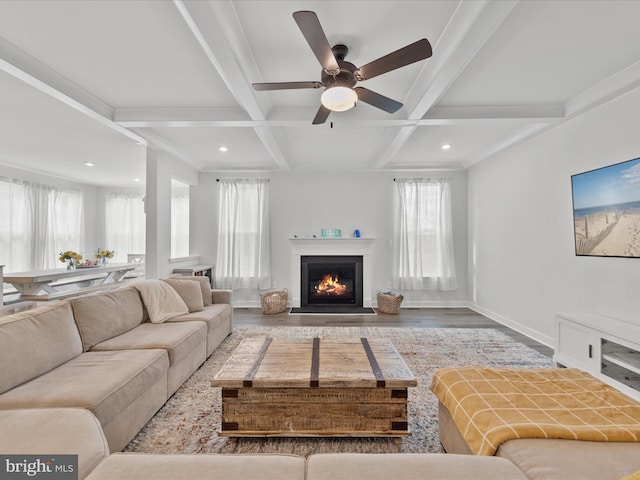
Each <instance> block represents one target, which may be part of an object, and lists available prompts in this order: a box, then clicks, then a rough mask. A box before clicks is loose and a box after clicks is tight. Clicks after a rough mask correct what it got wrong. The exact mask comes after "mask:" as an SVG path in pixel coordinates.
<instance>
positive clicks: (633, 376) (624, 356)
mask: <svg viewBox="0 0 640 480" xmlns="http://www.w3.org/2000/svg"><path fill="white" fill-rule="evenodd" d="M556 318H557V325H558V330H557V345H556V351H555V355H554V357H553V359H554V361H555V362H556V364H558V365H560V366H564V367H574V368H579V369H581V370H585V371H587V372H589V373H591V374H592V375H593V376H595V377H597V378H599V379H600V380H602V381H603V382H605V383H608V384H609V385H612V386H614V387H616V388H617V389H619V390H621V391H623V392H624V393H626V394H627V395H629V396H630V397H633V398H635V399H637V400H640V326H639V325H637V324H635V323H629V322H625V321H623V320H619V319H616V318H611V317H606V316H604V315H598V314H589V313H558V314H556Z"/></svg>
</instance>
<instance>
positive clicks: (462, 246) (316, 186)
mask: <svg viewBox="0 0 640 480" xmlns="http://www.w3.org/2000/svg"><path fill="white" fill-rule="evenodd" d="M219 176H220V175H215V174H210V173H201V174H200V176H199V180H198V187H197V188H192V189H191V197H192V202H191V205H192V217H191V224H192V227H191V235H192V252H195V253H196V254H197V255H200V259H201V261H206V262H211V263H215V260H216V258H215V257H216V248H217V245H216V242H217V227H216V225H217V217H218V210H217V209H218V183H217V182H216V177H219ZM227 176H228V175H227ZM235 176H243V177H248V176H249V175H235ZM251 176H254V177H263V178H269V179H270V192H271V225H270V226H271V263H272V273H273V275H272V276H273V282H274V283H273V287H274V288H289V289H291V285H290V277H291V257H292V255H291V250H290V242H289V238H291V237H292V236H293V235H294V234H295V235H298V236H301V235H305V234H306V235H312V234H316V235H318V236H320V231H321V230H322V228H339V229H341V230H342V235H343V236H348V235H351V234H352V233H353V231H354V230H355V229H356V228H358V229H359V230H360V232H361V234H362V235H363V236H370V237H375V238H376V241H375V247H374V262H373V263H374V265H373V279H372V288H373V290H374V291H375V290H386V289H387V288H388V287H387V282H390V281H391V272H392V244H391V239H392V228H393V211H392V210H393V208H392V207H393V194H394V184H393V178H394V176H419V175H411V174H402V175H400V174H396V175H394V173H380V172H354V173H340V174H332V173H327V172H279V173H269V174H264V175H257V174H252V175H251ZM430 176H431V177H450V178H452V203H453V205H452V210H453V231H454V238H455V256H456V271H457V275H458V289H457V290H456V291H453V292H403V293H404V294H405V301H404V303H403V306H405V307H406V306H441V305H454V306H459V305H466V301H467V298H468V295H467V175H466V172H430ZM373 297H374V298H375V294H374V295H373ZM234 301H235V302H236V305H254V306H257V305H259V297H258V295H257V292H255V291H251V292H234Z"/></svg>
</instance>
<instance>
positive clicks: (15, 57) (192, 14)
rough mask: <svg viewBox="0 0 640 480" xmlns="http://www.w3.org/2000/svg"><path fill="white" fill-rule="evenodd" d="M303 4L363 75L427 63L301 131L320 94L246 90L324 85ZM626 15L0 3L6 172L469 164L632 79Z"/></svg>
mask: <svg viewBox="0 0 640 480" xmlns="http://www.w3.org/2000/svg"><path fill="white" fill-rule="evenodd" d="M297 10H312V11H314V12H316V13H317V15H318V18H319V20H320V23H321V24H322V26H323V29H324V31H325V34H326V36H327V38H328V40H329V43H330V44H331V45H334V44H337V43H344V44H346V45H347V46H348V47H349V54H348V56H347V60H348V61H350V62H352V63H354V64H355V65H358V66H361V65H364V64H365V63H368V62H370V61H372V60H375V59H376V58H379V57H381V56H383V55H386V54H387V53H390V52H392V51H395V50H397V49H398V48H401V47H403V46H405V45H407V44H409V43H413V42H415V41H417V40H419V39H421V38H427V39H428V40H429V41H430V42H431V45H432V47H433V56H432V57H431V58H429V59H427V60H424V61H421V62H418V63H415V64H412V65H409V66H406V67H404V68H402V69H399V70H395V71H393V72H389V73H386V74H384V75H381V76H379V77H376V78H373V79H371V80H369V81H365V82H362V85H363V86H366V87H367V88H369V89H371V90H374V91H376V92H378V93H381V94H383V95H385V96H387V97H391V98H393V99H395V100H397V101H400V102H403V103H404V107H403V108H402V109H400V110H399V111H398V112H396V113H395V114H387V113H385V112H383V111H381V110H378V109H376V108H374V107H372V106H370V105H367V104H364V103H360V104H359V105H358V106H357V108H355V109H353V110H350V111H347V112H342V113H332V114H331V116H330V117H329V120H328V121H327V123H326V124H323V125H312V124H311V120H312V119H313V117H314V115H315V113H316V111H317V109H318V106H319V97H320V93H321V92H320V91H318V90H287V91H277V92H256V91H254V90H253V89H252V88H251V83H254V82H282V81H319V80H320V73H321V67H320V65H319V64H318V62H317V60H316V58H315V56H314V55H313V53H312V51H311V49H310V48H309V46H308V44H307V43H306V41H305V39H304V37H303V36H302V34H301V32H300V30H299V29H298V27H297V25H296V23H295V21H294V20H293V18H292V13H293V12H294V11H297ZM638 18H640V1H611V0H603V1H578V0H568V1H562V0H554V1H539V0H538V1H519V2H518V1H509V0H499V1H484V0H474V1H460V2H457V1H453V0H446V1H398V0H388V1H382V0H375V1H364V0H354V1H346V0H340V1H326V0H315V1H306V0H298V1H295V2H294V1H289V0H288V1H269V0H256V1H249V0H242V1H225V0H220V1H200V0H175V1H173V2H172V1H165V0H148V1H139V0H127V1H125V0H94V1H76V0H73V1H61V0H43V1H36V0H30V1H24V0H18V1H12V0H3V1H0V164H4V165H10V166H17V167H21V168H25V169H29V170H35V171H40V172H45V173H49V174H53V175H57V176H60V177H64V178H68V179H71V180H76V181H80V182H86V183H90V184H95V185H113V186H133V185H136V184H135V183H134V182H133V179H134V178H135V177H138V178H142V179H144V172H145V148H146V147H145V145H148V146H149V147H151V148H155V149H158V150H161V151H165V152H167V153H169V154H171V155H172V156H174V157H177V158H180V159H182V160H183V161H185V162H187V163H188V164H190V165H191V166H192V167H193V168H195V169H196V170H198V171H212V172H225V171H229V172H231V171H233V172H239V171H240V172H241V171H267V172H268V171H289V170H303V171H304V170H326V169H331V170H333V171H340V170H345V171H346V170H348V171H363V170H394V171H398V170H430V169H443V168H445V169H460V168H467V167H469V166H470V165H473V164H474V163H476V162H479V161H482V160H483V159H485V158H487V157H489V156H491V155H493V154H495V153H496V152H499V151H501V150H504V149H505V148H508V147H509V146H511V145H514V144H516V143H518V142H521V141H523V140H526V139H527V138H530V137H531V136H533V135H536V134H538V133H540V132H542V131H544V130H546V129H548V128H552V127H554V126H556V125H559V124H561V123H562V122H564V121H566V120H567V119H569V118H572V117H574V116H576V115H579V114H581V113H584V112H586V111H588V110H590V109H592V108H595V107H597V106H598V105H600V104H602V103H603V102H605V101H607V100H610V99H611V98H614V97H616V96H619V95H622V94H624V93H626V92H627V91H629V90H630V89H632V88H636V87H637V86H638V85H640V62H639V60H640V42H638V41H637V21H638ZM444 143H449V144H451V146H452V147H451V149H450V150H448V151H443V150H442V149H441V148H440V147H441V145H442V144H444ZM220 145H225V146H227V147H228V148H229V151H228V152H226V153H221V152H219V151H218V147H219V146H220ZM87 161H89V162H93V163H95V164H96V165H95V166H94V167H92V168H87V167H85V166H84V162H87Z"/></svg>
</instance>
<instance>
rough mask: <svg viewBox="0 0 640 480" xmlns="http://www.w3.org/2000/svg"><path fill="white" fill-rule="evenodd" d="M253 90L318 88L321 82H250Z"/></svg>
mask: <svg viewBox="0 0 640 480" xmlns="http://www.w3.org/2000/svg"><path fill="white" fill-rule="evenodd" d="M251 86H252V87H253V89H254V90H258V91H263V90H293V89H296V88H320V87H322V83H321V82H274V83H252V84H251Z"/></svg>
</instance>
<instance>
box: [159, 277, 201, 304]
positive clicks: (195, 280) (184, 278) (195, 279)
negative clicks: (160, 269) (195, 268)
mask: <svg viewBox="0 0 640 480" xmlns="http://www.w3.org/2000/svg"><path fill="white" fill-rule="evenodd" d="M167 278H178V279H181V280H191V281H193V282H198V285H200V290H201V291H202V301H203V303H204V306H205V307H206V306H207V305H211V303H212V300H211V282H210V280H209V277H205V276H202V275H186V276H185V275H180V274H179V273H176V274H173V275H169V276H168V277H167Z"/></svg>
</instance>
